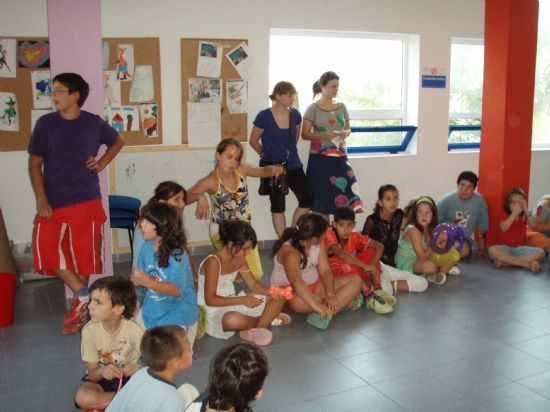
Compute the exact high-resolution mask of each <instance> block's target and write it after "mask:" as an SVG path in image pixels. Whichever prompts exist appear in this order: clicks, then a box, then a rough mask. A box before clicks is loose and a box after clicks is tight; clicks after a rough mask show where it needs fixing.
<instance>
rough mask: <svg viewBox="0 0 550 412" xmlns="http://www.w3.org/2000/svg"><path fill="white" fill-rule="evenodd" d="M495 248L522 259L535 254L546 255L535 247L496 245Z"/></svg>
mask: <svg viewBox="0 0 550 412" xmlns="http://www.w3.org/2000/svg"><path fill="white" fill-rule="evenodd" d="M493 247H496V248H498V249H499V250H501V251H503V252H505V253H508V254H509V255H511V256H514V257H520V256H525V255H530V254H533V253H544V250H542V249H540V248H538V247H533V246H514V247H512V246H507V245H495V246H493Z"/></svg>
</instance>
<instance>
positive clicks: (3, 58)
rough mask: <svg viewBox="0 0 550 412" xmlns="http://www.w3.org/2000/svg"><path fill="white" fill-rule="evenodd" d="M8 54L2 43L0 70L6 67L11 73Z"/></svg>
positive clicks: (0, 46) (0, 45)
mask: <svg viewBox="0 0 550 412" xmlns="http://www.w3.org/2000/svg"><path fill="white" fill-rule="evenodd" d="M7 55H8V52H7V50H6V49H4V46H3V45H2V43H0V69H1V68H2V67H4V66H6V67H7V68H8V70H9V71H10V72H11V69H10V66H8V62H7V59H6V57H7Z"/></svg>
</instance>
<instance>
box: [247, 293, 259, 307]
mask: <svg viewBox="0 0 550 412" xmlns="http://www.w3.org/2000/svg"><path fill="white" fill-rule="evenodd" d="M263 302H264V301H263V299H259V298H257V297H256V296H254V295H253V294H252V293H251V294H248V295H246V296H245V297H244V304H245V306H246V307H247V308H255V307H257V306H260V305H261V304H262V303H263Z"/></svg>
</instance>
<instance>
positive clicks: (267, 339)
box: [239, 328, 273, 346]
mask: <svg viewBox="0 0 550 412" xmlns="http://www.w3.org/2000/svg"><path fill="white" fill-rule="evenodd" d="M239 336H240V337H241V339H243V340H247V341H249V342H252V343H255V344H256V345H258V346H267V345H269V344H270V343H271V341H272V340H273V334H272V333H271V331H269V330H268V329H265V328H254V329H248V330H243V331H242V332H240V333H239Z"/></svg>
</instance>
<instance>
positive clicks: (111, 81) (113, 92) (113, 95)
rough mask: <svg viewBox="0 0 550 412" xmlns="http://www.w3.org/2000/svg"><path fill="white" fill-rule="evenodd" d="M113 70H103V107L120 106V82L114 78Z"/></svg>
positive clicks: (114, 72)
mask: <svg viewBox="0 0 550 412" xmlns="http://www.w3.org/2000/svg"><path fill="white" fill-rule="evenodd" d="M116 73H117V72H116V71H115V70H106V71H104V72H103V99H104V100H103V107H111V106H120V104H121V103H122V100H121V98H120V82H119V81H118V80H117V79H116Z"/></svg>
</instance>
